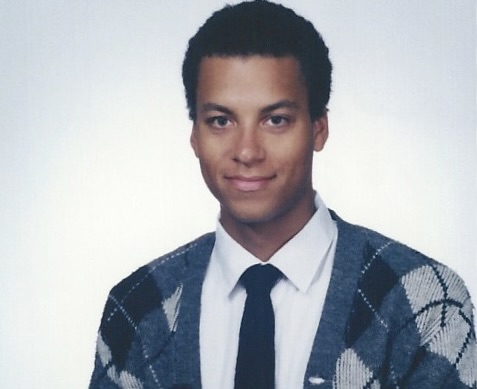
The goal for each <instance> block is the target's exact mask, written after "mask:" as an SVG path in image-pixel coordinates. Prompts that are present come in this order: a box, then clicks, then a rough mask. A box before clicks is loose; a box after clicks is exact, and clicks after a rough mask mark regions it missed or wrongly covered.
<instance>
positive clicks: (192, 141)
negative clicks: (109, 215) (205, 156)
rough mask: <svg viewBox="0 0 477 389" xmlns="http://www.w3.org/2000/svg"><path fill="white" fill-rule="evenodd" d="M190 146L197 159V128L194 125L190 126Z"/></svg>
mask: <svg viewBox="0 0 477 389" xmlns="http://www.w3.org/2000/svg"><path fill="white" fill-rule="evenodd" d="M190 145H191V146H192V150H194V154H195V156H196V157H199V155H198V154H199V151H198V146H197V128H196V126H195V123H194V124H193V125H192V130H191V132H190Z"/></svg>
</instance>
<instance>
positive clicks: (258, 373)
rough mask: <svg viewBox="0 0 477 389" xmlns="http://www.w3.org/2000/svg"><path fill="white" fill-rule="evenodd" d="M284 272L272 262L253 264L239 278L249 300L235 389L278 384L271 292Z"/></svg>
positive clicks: (258, 388)
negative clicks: (276, 379) (276, 380)
mask: <svg viewBox="0 0 477 389" xmlns="http://www.w3.org/2000/svg"><path fill="white" fill-rule="evenodd" d="M281 275H282V273H281V272H280V270H278V269H277V268H275V267H274V266H272V265H254V266H252V267H250V268H248V269H247V270H246V271H245V272H244V273H243V274H242V277H241V278H240V281H241V283H242V285H243V286H244V287H245V289H246V291H247V299H246V300H245V308H244V312H243V317H242V324H241V326H240V337H239V347H238V355H237V365H236V368H235V389H274V387H275V315H274V313H273V306H272V301H271V299H270V291H271V290H272V288H273V287H274V286H275V284H276V283H277V280H278V278H279V277H281Z"/></svg>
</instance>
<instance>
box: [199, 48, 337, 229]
mask: <svg viewBox="0 0 477 389" xmlns="http://www.w3.org/2000/svg"><path fill="white" fill-rule="evenodd" d="M196 117H197V118H196V121H195V122H194V126H193V130H192V135H191V144H192V147H193V149H194V152H195V154H196V156H197V157H198V158H199V161H200V166H201V171H202V175H203V177H204V180H205V182H206V184H207V186H208V187H209V189H210V191H211V192H212V194H213V195H214V196H215V197H216V198H217V200H218V201H219V202H220V205H221V221H222V223H223V225H224V226H225V227H227V225H229V226H230V225H231V223H232V224H235V225H236V226H237V225H240V224H243V223H246V224H248V223H267V222H275V223H278V222H283V223H290V222H291V223H293V224H295V223H297V222H298V223H302V224H304V223H305V222H306V221H307V220H308V218H309V217H310V216H311V214H310V213H311V212H312V207H313V189H312V183H311V173H312V160H313V151H314V150H317V151H319V150H321V149H322V148H323V145H324V143H325V141H326V138H327V134H328V127H327V117H326V114H325V115H323V116H322V117H321V118H319V119H316V120H314V121H312V120H311V118H310V114H309V109H308V98H307V90H306V86H305V84H304V81H303V79H302V76H301V73H300V70H299V63H298V61H297V60H296V59H294V58H292V57H283V58H271V57H261V56H250V57H229V58H220V57H212V58H204V59H203V60H202V61H201V65H200V69H199V79H198V85H197V116H196ZM297 218H298V219H306V220H296V219H297ZM237 223H238V224H237Z"/></svg>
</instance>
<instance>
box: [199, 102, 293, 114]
mask: <svg viewBox="0 0 477 389" xmlns="http://www.w3.org/2000/svg"><path fill="white" fill-rule="evenodd" d="M280 108H289V109H293V110H296V109H298V104H297V103H296V102H294V101H292V100H286V99H285V100H280V101H277V102H276V103H273V104H270V105H267V106H265V107H263V108H262V109H261V110H260V113H262V114H267V113H270V112H273V111H275V110H276V109H280ZM201 111H202V112H209V111H219V112H223V113H225V114H227V115H232V114H233V112H232V110H231V109H229V108H227V107H225V106H223V105H220V104H216V103H205V104H204V105H203V106H202V109H201Z"/></svg>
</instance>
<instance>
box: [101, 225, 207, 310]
mask: <svg viewBox="0 0 477 389" xmlns="http://www.w3.org/2000/svg"><path fill="white" fill-rule="evenodd" d="M214 242H215V234H213V233H208V234H205V235H203V236H201V237H199V238H197V239H195V240H193V241H191V242H189V243H187V244H185V245H183V246H180V247H178V248H177V249H175V250H173V251H171V252H169V253H167V254H165V255H162V256H160V257H158V258H156V259H154V260H153V261H151V262H149V263H148V264H146V265H144V266H142V267H140V268H139V269H137V270H136V271H134V272H133V273H132V274H130V275H129V276H128V277H126V278H124V279H123V280H122V281H120V282H119V283H118V284H117V285H116V286H114V287H113V288H112V290H111V292H110V297H111V296H112V298H115V299H119V300H121V301H124V300H125V299H128V298H129V299H132V300H136V298H134V297H137V298H140V299H142V297H145V296H155V295H156V296H160V295H161V294H162V293H161V290H163V289H167V288H168V285H169V284H175V283H177V282H178V281H179V282H180V280H181V279H182V278H184V277H186V278H187V277H188V273H189V272H190V271H194V270H197V269H201V268H203V267H206V266H207V263H208V259H209V257H210V253H211V251H212V248H213V245H214Z"/></svg>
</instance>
